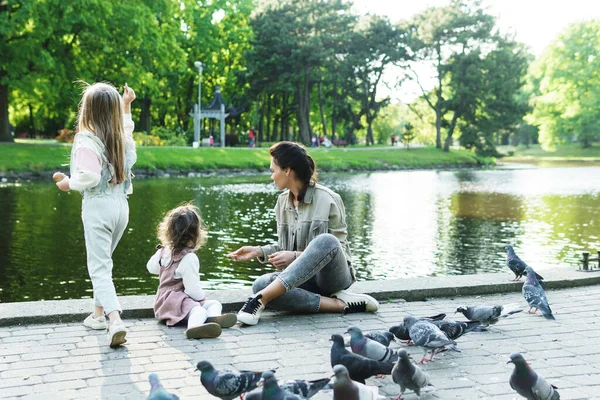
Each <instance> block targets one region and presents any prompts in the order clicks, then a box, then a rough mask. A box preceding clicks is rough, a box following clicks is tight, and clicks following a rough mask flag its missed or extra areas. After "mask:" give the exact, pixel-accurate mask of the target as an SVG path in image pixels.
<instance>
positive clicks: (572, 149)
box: [498, 143, 600, 161]
mask: <svg viewBox="0 0 600 400" xmlns="http://www.w3.org/2000/svg"><path fill="white" fill-rule="evenodd" d="M498 151H500V152H501V153H503V154H507V155H508V156H507V157H505V158H504V160H507V161H535V160H540V161H542V160H543V161H600V146H599V145H594V146H592V147H590V148H587V149H584V148H582V147H581V146H580V145H579V144H577V143H568V144H563V145H561V146H560V147H557V148H556V149H555V150H554V151H545V150H542V148H541V146H540V145H539V144H537V145H531V146H529V147H524V146H518V147H515V146H499V147H498Z"/></svg>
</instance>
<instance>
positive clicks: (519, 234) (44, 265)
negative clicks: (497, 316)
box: [0, 167, 600, 302]
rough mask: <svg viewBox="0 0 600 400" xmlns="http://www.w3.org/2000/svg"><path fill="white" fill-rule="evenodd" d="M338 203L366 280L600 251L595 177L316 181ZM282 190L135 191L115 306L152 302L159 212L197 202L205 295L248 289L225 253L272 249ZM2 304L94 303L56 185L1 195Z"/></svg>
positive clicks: (385, 176)
mask: <svg viewBox="0 0 600 400" xmlns="http://www.w3.org/2000/svg"><path fill="white" fill-rule="evenodd" d="M322 180H323V183H324V184H325V185H327V186H329V187H331V188H332V189H334V190H336V191H337V192H338V193H340V195H341V196H342V198H343V199H344V202H345V205H346V212H347V223H348V229H349V239H350V243H351V246H352V250H353V255H354V263H355V266H356V267H357V272H358V277H359V279H361V280H373V279H385V278H400V277H413V276H430V275H444V274H472V273H480V272H491V271H500V270H503V269H505V268H506V267H505V266H504V262H505V261H504V260H505V252H504V250H503V245H504V244H506V243H509V242H512V243H515V244H516V250H517V252H518V254H519V255H520V256H521V257H522V258H523V259H524V260H526V261H527V262H528V263H529V264H531V265H532V266H533V267H534V268H536V269H539V270H543V269H544V268H547V267H549V266H557V265H564V266H571V267H574V266H575V265H576V260H577V259H578V258H579V255H580V252H581V251H583V250H591V251H594V250H595V249H596V248H600V240H599V238H598V234H597V232H596V231H597V226H595V223H594V220H595V218H594V217H595V214H596V212H597V208H598V207H597V205H598V201H599V196H600V194H599V191H598V188H600V167H575V168H528V169H515V170H509V169H498V170H488V171H440V172H436V171H402V172H400V171H398V172H377V173H360V174H332V173H330V174H322ZM276 196H277V191H276V189H275V187H274V186H273V184H272V183H271V182H270V180H269V176H268V175H266V174H263V175H257V176H235V177H209V178H190V179H148V180H140V181H137V182H136V186H135V193H134V195H133V196H131V199H130V208H131V213H130V214H131V216H130V224H129V227H128V229H127V231H126V232H125V235H124V237H123V239H122V241H121V243H120V245H119V247H118V248H117V250H116V251H115V254H114V259H115V265H116V268H115V271H114V279H115V281H116V284H117V290H118V291H119V294H121V295H127V294H151V293H153V292H154V291H155V290H156V285H157V280H156V278H155V277H152V276H150V275H149V274H148V273H147V272H146V268H145V265H146V261H147V259H148V258H149V257H150V255H152V254H153V252H154V246H155V245H156V239H155V228H156V225H157V223H158V222H159V220H160V219H161V217H162V215H163V213H164V212H165V211H166V210H168V209H170V208H172V207H175V206H176V205H178V204H180V203H182V202H184V201H189V200H192V201H194V202H195V203H196V204H197V205H199V207H200V209H201V210H202V214H203V217H204V219H205V220H206V222H207V224H208V225H209V227H210V234H209V240H208V242H207V244H206V246H205V247H204V248H203V249H201V250H200V252H199V257H200V262H201V273H202V280H203V282H204V285H205V287H207V288H234V287H240V286H245V285H249V284H250V282H252V281H253V280H254V278H255V277H257V276H259V275H260V274H262V273H264V272H266V271H269V270H270V267H269V266H264V265H261V264H259V263H257V262H247V263H233V262H231V261H230V260H229V259H227V258H226V257H224V254H226V253H227V252H229V251H231V250H234V249H236V248H237V247H239V246H241V245H243V244H262V243H267V242H270V241H273V240H275V237H276V236H275V232H276V230H275V219H274V215H273V206H274V204H275V200H276ZM0 205H1V207H0V217H1V218H2V219H1V220H2V221H3V224H2V226H0V246H1V247H0V302H8V301H26V300H38V299H67V298H84V297H90V296H91V284H90V282H89V279H88V278H87V273H86V262H85V244H84V242H83V227H82V225H81V220H80V213H81V196H80V195H79V194H78V193H62V192H58V191H57V190H56V188H55V187H54V185H53V184H52V183H46V182H44V183H40V182H38V183H27V184H23V185H3V186H0Z"/></svg>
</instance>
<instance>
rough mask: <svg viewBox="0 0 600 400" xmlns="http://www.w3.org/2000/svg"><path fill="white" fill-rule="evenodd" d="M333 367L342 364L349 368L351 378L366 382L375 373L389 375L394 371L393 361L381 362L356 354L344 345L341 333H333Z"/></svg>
mask: <svg viewBox="0 0 600 400" xmlns="http://www.w3.org/2000/svg"><path fill="white" fill-rule="evenodd" d="M330 340H331V341H332V342H333V343H332V345H331V353H330V360H331V367H332V368H333V367H334V366H336V365H338V364H341V365H343V366H345V367H346V369H348V373H349V374H350V378H351V379H352V380H354V381H357V382H360V383H365V379H367V378H370V377H372V376H374V375H380V374H383V375H389V374H391V373H392V368H393V367H394V364H393V363H389V362H380V361H375V360H371V359H369V358H366V357H363V356H361V355H359V354H354V353H352V352H350V351H348V349H346V347H344V338H343V337H342V336H341V335H331V339H330Z"/></svg>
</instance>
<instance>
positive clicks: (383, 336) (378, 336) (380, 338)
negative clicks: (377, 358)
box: [365, 332, 396, 347]
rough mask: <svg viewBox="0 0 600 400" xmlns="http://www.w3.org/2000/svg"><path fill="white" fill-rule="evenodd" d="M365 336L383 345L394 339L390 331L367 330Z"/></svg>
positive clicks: (387, 344) (386, 345)
mask: <svg viewBox="0 0 600 400" xmlns="http://www.w3.org/2000/svg"><path fill="white" fill-rule="evenodd" d="M365 337H366V338H369V339H371V340H374V341H376V342H379V343H381V344H382V345H384V346H385V347H388V346H389V345H390V343H392V342H394V341H396V339H394V334H393V333H392V332H369V333H366V334H365Z"/></svg>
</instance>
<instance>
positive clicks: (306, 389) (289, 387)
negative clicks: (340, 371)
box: [245, 378, 331, 400]
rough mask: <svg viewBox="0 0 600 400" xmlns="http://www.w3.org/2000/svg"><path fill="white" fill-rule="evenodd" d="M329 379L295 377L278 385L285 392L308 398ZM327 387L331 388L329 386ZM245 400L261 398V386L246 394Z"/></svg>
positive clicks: (325, 384) (326, 383) (322, 387)
mask: <svg viewBox="0 0 600 400" xmlns="http://www.w3.org/2000/svg"><path fill="white" fill-rule="evenodd" d="M330 380H331V379H330V378H323V379H315V380H312V381H307V380H303V379H295V380H289V381H285V382H283V383H280V384H279V387H280V388H281V390H283V391H285V392H290V393H294V394H297V395H299V396H301V397H303V398H305V399H310V398H311V397H313V396H314V395H315V394H317V393H318V392H319V391H320V390H321V389H324V388H325V387H326V386H327V385H328V383H329V381H330ZM329 389H331V387H329ZM245 400H262V388H258V389H256V390H253V391H252V392H249V393H248V394H246V397H245Z"/></svg>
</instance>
